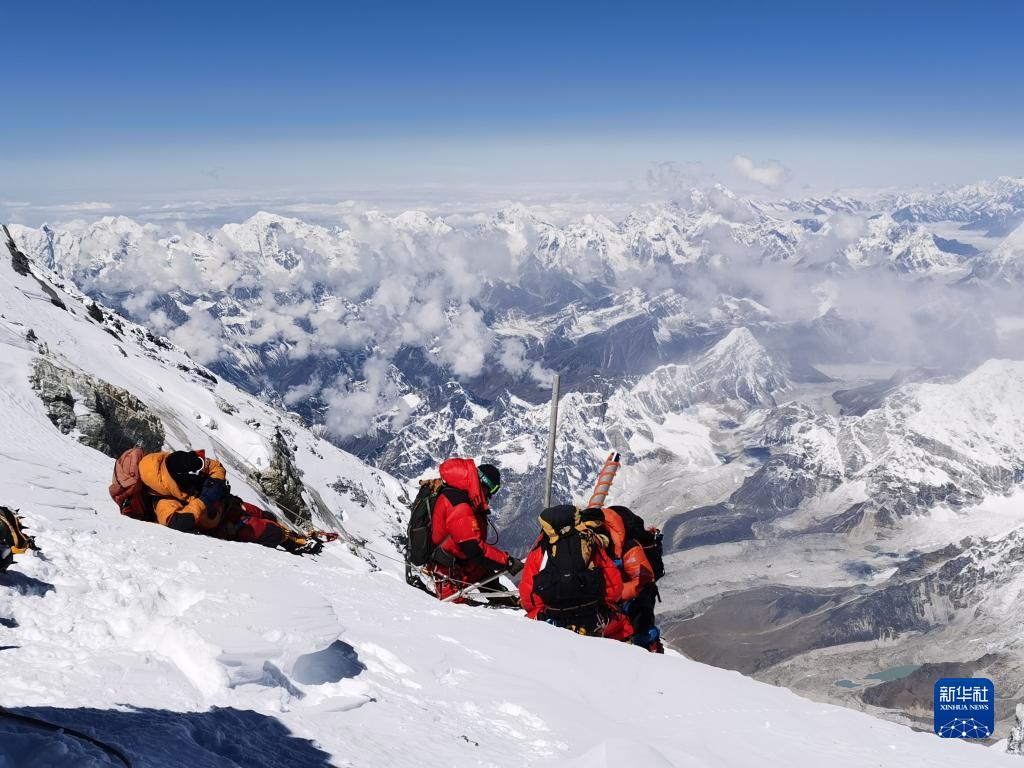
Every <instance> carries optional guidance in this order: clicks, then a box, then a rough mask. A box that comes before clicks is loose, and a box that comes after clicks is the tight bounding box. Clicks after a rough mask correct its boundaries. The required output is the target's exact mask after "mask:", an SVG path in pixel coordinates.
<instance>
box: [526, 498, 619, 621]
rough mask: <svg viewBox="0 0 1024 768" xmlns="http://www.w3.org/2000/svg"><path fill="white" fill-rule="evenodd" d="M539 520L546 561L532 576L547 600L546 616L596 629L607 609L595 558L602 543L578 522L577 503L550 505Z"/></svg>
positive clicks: (540, 592)
mask: <svg viewBox="0 0 1024 768" xmlns="http://www.w3.org/2000/svg"><path fill="white" fill-rule="evenodd" d="M540 520H541V526H542V528H543V529H544V534H545V535H544V537H543V538H542V540H541V543H540V544H539V545H538V546H539V547H540V548H541V549H542V550H544V554H545V562H544V565H543V566H542V567H541V569H540V571H538V573H537V575H536V576H535V577H534V579H533V591H534V592H535V593H536V594H537V596H538V597H540V599H541V600H543V601H544V606H545V608H544V618H545V619H547V620H549V621H551V622H552V623H554V624H557V625H559V626H569V627H572V628H574V629H576V630H577V631H580V630H586V632H585V633H586V634H590V633H593V632H594V631H595V630H596V628H597V626H598V624H599V622H600V616H601V614H602V612H603V609H604V596H605V583H604V573H602V572H601V570H600V569H599V568H597V567H596V566H595V565H594V562H593V553H594V552H595V551H596V550H597V549H598V548H600V546H601V544H600V543H599V542H597V541H595V539H594V535H593V533H592V531H591V530H590V529H589V528H587V527H586V526H584V525H583V524H582V523H580V522H579V517H578V514H577V512H576V508H575V507H572V506H568V505H563V506H559V507H549V508H548V509H546V510H544V512H543V513H542V514H541V518H540Z"/></svg>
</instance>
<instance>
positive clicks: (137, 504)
mask: <svg viewBox="0 0 1024 768" xmlns="http://www.w3.org/2000/svg"><path fill="white" fill-rule="evenodd" d="M145 455H146V452H145V451H144V450H142V449H141V448H129V449H128V450H127V451H125V452H124V453H122V454H121V456H120V458H118V460H117V461H116V462H115V463H114V477H113V479H112V480H111V482H110V488H109V489H108V490H109V491H110V498H112V499H113V500H114V503H115V504H117V508H118V511H120V513H121V514H122V515H124V516H125V517H131V518H133V519H135V520H146V521H149V522H154V521H155V520H156V516H155V515H154V514H153V502H152V499H150V496H149V491H148V490H147V488H146V486H145V484H144V483H143V482H142V478H141V477H140V476H139V462H140V461H142V457H143V456H145Z"/></svg>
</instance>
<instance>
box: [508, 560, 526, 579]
mask: <svg viewBox="0 0 1024 768" xmlns="http://www.w3.org/2000/svg"><path fill="white" fill-rule="evenodd" d="M505 567H506V568H508V572H509V574H511V575H512V576H516V575H517V574H519V573H521V572H522V570H523V561H522V560H516V558H514V557H512V555H509V556H508V564H507V565H506V566H505Z"/></svg>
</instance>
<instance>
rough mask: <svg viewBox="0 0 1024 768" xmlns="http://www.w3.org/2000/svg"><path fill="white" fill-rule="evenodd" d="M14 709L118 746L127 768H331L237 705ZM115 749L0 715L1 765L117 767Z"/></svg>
mask: <svg viewBox="0 0 1024 768" xmlns="http://www.w3.org/2000/svg"><path fill="white" fill-rule="evenodd" d="M9 711H10V712H13V713H15V714H17V715H21V716H24V717H30V718H35V719H38V720H43V721H45V722H47V723H50V724H52V725H56V726H64V727H67V728H73V729H75V730H77V731H81V732H82V733H84V734H88V735H89V736H91V737H93V738H94V739H97V740H99V741H101V742H103V743H104V744H106V745H108V746H110V747H114V748H116V749H117V750H120V751H121V752H123V753H124V754H125V755H126V756H127V757H128V759H129V760H130V761H131V765H132V766H133V768H181V766H189V768H231V767H232V766H238V767H239V768H299V767H300V766H301V768H330V766H331V762H330V755H328V754H327V753H326V752H324V751H323V750H322V749H320V747H319V746H318V745H317V744H316V743H314V742H312V741H309V740H308V739H302V738H299V737H297V736H293V735H292V733H291V732H290V731H289V730H288V729H287V728H286V727H285V726H284V725H283V724H282V723H281V722H279V721H278V720H276V719H274V718H273V717H269V716H267V715H262V714H260V713H258V712H253V711H251V710H243V709H232V708H224V709H221V708H217V707H214V708H213V709H211V710H210V711H208V712H171V711H168V710H164V709H131V710H129V711H126V712H120V711H117V710H107V709H87V708H80V709H59V708H57V707H19V708H17V709H10V710H9ZM121 764H122V763H121V762H120V761H118V760H117V759H116V758H115V757H114V756H113V755H111V754H107V753H105V752H104V751H103V750H101V749H100V748H98V747H96V746H94V745H92V744H89V743H88V742H87V741H85V740H82V739H79V738H76V737H74V736H72V735H70V734H66V733H65V734H62V735H61V736H59V737H57V736H55V735H54V732H53V731H52V730H48V729H46V728H45V727H44V726H39V727H35V726H32V725H29V724H27V723H24V722H20V721H15V720H11V719H9V718H6V717H3V716H2V715H0V766H19V768H21V767H24V768H50V766H68V765H74V766H76V768H94V767H95V768H100V766H111V765H115V766H120V765H121Z"/></svg>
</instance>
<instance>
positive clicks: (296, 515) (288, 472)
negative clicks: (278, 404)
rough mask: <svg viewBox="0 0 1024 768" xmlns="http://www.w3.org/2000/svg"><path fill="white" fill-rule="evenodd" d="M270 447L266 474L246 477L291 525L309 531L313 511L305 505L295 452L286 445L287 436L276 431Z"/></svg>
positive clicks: (303, 487)
mask: <svg viewBox="0 0 1024 768" xmlns="http://www.w3.org/2000/svg"><path fill="white" fill-rule="evenodd" d="M270 444H271V448H272V449H273V454H272V455H271V458H270V466H269V467H268V468H267V469H266V470H263V471H255V472H253V473H252V474H251V475H250V477H251V479H252V480H253V482H255V483H256V484H257V485H258V486H259V487H260V488H261V489H262V490H263V492H264V493H265V494H267V496H269V497H270V498H271V500H272V501H274V503H275V504H277V506H278V508H280V509H281V510H282V511H283V512H284V513H285V515H286V516H287V517H288V519H289V521H290V522H291V523H292V524H294V525H297V526H300V527H309V525H311V523H312V521H313V511H312V509H311V508H310V505H309V504H308V503H307V502H306V498H305V490H306V487H305V485H303V482H302V470H300V469H299V468H298V466H297V465H296V463H295V451H294V449H293V448H292V447H291V446H290V445H289V444H288V436H287V434H286V433H285V432H284V431H282V430H281V429H280V428H278V429H275V430H274V438H273V440H271V443H270Z"/></svg>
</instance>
